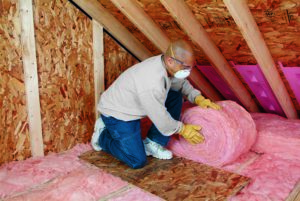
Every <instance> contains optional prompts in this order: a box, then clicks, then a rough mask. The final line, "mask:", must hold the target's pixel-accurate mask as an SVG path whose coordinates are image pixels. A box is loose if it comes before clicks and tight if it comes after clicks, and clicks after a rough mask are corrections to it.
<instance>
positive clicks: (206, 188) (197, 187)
mask: <svg viewBox="0 0 300 201" xmlns="http://www.w3.org/2000/svg"><path fill="white" fill-rule="evenodd" d="M80 158H81V159H83V160H85V161H87V162H89V163H91V164H93V165H95V166H97V167H99V168H101V169H103V170H105V171H107V172H109V173H111V174H113V175H115V176H118V177H120V178H122V179H123V180H125V181H128V182H130V183H132V184H133V185H136V186H138V187H140V188H142V189H144V190H146V191H149V192H150V193H153V194H155V195H157V196H159V197H161V198H163V199H166V200H203V201H204V200H219V201H221V200H222V201H223V200H227V199H226V198H228V197H230V196H232V195H234V194H236V193H237V192H238V191H240V190H241V189H242V188H243V187H244V186H246V185H247V184H248V182H249V178H247V177H244V176H241V175H238V174H234V173H230V172H226V171H224V170H221V169H216V168H213V167H210V166H207V165H204V164H200V163H196V162H194V161H191V160H187V159H184V158H178V157H174V158H173V159H172V160H158V159H155V158H153V157H148V164H147V165H146V166H145V167H143V168H141V169H131V168H129V167H128V166H126V165H125V164H124V163H123V162H120V161H119V160H117V159H115V158H113V157H112V156H111V155H109V154H106V153H105V152H95V151H89V152H86V153H84V154H82V155H81V156H80Z"/></svg>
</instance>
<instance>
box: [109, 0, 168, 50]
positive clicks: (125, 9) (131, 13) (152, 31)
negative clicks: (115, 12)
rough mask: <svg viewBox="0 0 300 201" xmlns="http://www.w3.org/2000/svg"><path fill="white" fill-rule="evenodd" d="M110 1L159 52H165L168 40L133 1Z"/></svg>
mask: <svg viewBox="0 0 300 201" xmlns="http://www.w3.org/2000/svg"><path fill="white" fill-rule="evenodd" d="M111 1H112V2H113V3H114V5H115V6H116V7H117V8H119V10H120V11H121V12H122V13H123V14H124V15H125V16H126V17H127V18H128V19H129V20H130V21H131V22H132V23H133V24H134V25H135V26H136V27H137V28H138V29H139V30H140V31H141V32H142V33H143V34H144V35H145V36H146V37H147V38H148V39H149V40H150V41H151V42H152V43H153V44H154V45H155V46H156V47H157V48H158V49H159V50H160V51H161V52H166V50H167V48H168V46H169V44H170V40H169V38H168V37H167V35H166V34H165V33H164V32H163V31H162V30H161V29H160V28H159V27H158V26H157V24H155V22H154V21H153V20H152V18H151V17H149V15H147V14H146V13H145V11H144V9H143V8H141V7H140V6H139V5H138V4H137V2H136V1H135V0H111Z"/></svg>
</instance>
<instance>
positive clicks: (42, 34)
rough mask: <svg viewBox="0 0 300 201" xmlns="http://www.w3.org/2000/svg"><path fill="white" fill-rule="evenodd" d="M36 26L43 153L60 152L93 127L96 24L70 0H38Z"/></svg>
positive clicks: (83, 139)
mask: <svg viewBox="0 0 300 201" xmlns="http://www.w3.org/2000/svg"><path fill="white" fill-rule="evenodd" d="M35 28H36V45H37V57H38V73H39V80H40V82H39V85H40V98H41V113H42V124H43V125H42V126H43V138H44V145H45V152H46V153H47V152H50V151H51V152H60V151H63V150H67V149H70V148H71V147H73V146H74V145H75V144H77V143H81V142H84V143H86V142H88V141H89V140H90V138H91V134H92V132H93V126H94V121H95V119H94V116H95V115H94V78H93V49H92V23H91V20H90V19H88V17H87V16H85V15H84V14H83V13H81V12H80V11H79V10H78V9H77V8H76V7H74V6H73V5H72V4H71V3H70V2H69V1H67V0H58V1H48V0H36V1H35Z"/></svg>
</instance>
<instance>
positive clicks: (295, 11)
mask: <svg viewBox="0 0 300 201" xmlns="http://www.w3.org/2000/svg"><path fill="white" fill-rule="evenodd" d="M248 4H249V7H250V9H251V12H252V13H253V15H254V17H255V19H256V22H257V23H258V26H259V28H260V30H261V32H262V33H263V35H264V38H265V41H266V43H267V45H268V47H269V49H270V51H271V54H272V56H273V58H274V59H275V60H276V61H282V62H283V63H284V65H285V66H300V41H299V38H300V1H299V0H273V1H271V0H269V1H257V0H250V1H249V3H248Z"/></svg>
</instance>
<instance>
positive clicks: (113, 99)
mask: <svg viewBox="0 0 300 201" xmlns="http://www.w3.org/2000/svg"><path fill="white" fill-rule="evenodd" d="M170 88H171V89H172V90H175V91H180V92H181V93H182V94H183V95H184V96H186V97H187V99H188V100H189V101H190V102H192V103H194V100H195V97H196V96H198V95H200V91H198V90H196V89H194V88H193V86H192V85H191V84H190V83H189V81H188V80H186V79H182V80H180V79H176V78H170V77H168V74H167V70H166V68H165V66H164V64H163V61H162V55H158V56H154V57H151V58H148V59H146V60H145V61H143V62H141V63H138V64H136V65H134V66H132V67H130V68H128V69H127V70H126V71H124V72H123V73H122V74H121V75H120V76H119V77H118V78H117V79H116V80H115V82H114V83H113V84H112V85H111V86H110V87H109V88H108V89H107V90H106V91H105V92H103V94H102V95H101V98H100V101H99V103H98V107H97V109H98V110H99V112H100V113H101V114H103V115H105V116H112V117H114V118H116V119H120V120H123V121H131V120H136V119H141V118H143V117H145V116H148V117H149V118H150V119H151V121H152V122H153V123H154V125H155V126H156V127H157V129H158V130H159V131H160V132H161V133H162V134H163V135H166V136H170V135H172V134H174V133H177V132H179V131H180V129H181V127H182V122H180V121H177V120H175V119H173V118H172V117H171V115H170V114H169V113H168V111H167V109H166V107H165V101H166V99H167V95H168V92H169V90H170Z"/></svg>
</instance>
